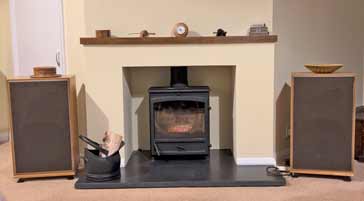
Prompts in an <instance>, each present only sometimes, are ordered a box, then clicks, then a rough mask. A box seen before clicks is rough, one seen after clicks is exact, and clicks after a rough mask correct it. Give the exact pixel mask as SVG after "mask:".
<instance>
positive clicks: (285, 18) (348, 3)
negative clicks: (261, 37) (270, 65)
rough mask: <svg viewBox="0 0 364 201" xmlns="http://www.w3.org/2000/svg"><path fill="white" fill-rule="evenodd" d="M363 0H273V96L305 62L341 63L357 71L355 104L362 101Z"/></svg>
mask: <svg viewBox="0 0 364 201" xmlns="http://www.w3.org/2000/svg"><path fill="white" fill-rule="evenodd" d="M363 8H364V1H363V0H345V1H343V0H275V1H274V17H273V18H274V32H275V33H277V34H278V35H279V42H278V43H277V46H276V77H275V78H276V79H275V91H276V93H275V97H276V98H277V97H278V95H279V94H280V92H281V89H282V88H283V86H284V84H285V83H287V82H290V73H291V72H294V71H306V69H305V68H304V66H303V65H304V64H306V63H342V64H344V68H343V69H342V70H341V71H345V72H354V73H357V74H358V80H357V86H356V87H357V104H358V105H361V104H362V103H363V50H364V49H363V47H364V45H363V43H364V42H363V34H364V25H363V20H364V12H363Z"/></svg>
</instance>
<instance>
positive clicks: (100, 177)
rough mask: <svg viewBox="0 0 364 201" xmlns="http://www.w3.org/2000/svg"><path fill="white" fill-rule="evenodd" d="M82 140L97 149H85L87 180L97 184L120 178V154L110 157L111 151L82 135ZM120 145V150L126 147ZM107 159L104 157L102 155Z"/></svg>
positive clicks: (116, 153)
mask: <svg viewBox="0 0 364 201" xmlns="http://www.w3.org/2000/svg"><path fill="white" fill-rule="evenodd" d="M79 137H80V139H81V140H82V141H84V142H86V143H87V144H89V145H90V146H92V147H93V148H95V149H87V148H85V158H84V160H85V174H86V178H87V180H90V181H95V182H103V181H111V180H114V179H118V178H120V154H119V151H117V152H115V153H114V154H112V155H110V156H108V153H109V151H108V150H106V149H104V148H103V147H102V146H101V145H100V144H99V143H97V142H95V141H93V140H91V139H89V138H88V137H86V136H83V135H80V136H79ZM124 144H125V143H124V142H123V141H122V142H121V143H120V146H119V149H118V150H120V149H121V148H122V147H123V146H124ZM102 154H103V155H104V156H105V157H102V156H101V155H102Z"/></svg>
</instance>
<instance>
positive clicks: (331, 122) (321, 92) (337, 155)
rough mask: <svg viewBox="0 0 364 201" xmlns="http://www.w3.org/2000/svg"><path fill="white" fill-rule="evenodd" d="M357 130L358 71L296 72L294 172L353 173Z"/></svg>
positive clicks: (292, 120) (292, 132)
mask: <svg viewBox="0 0 364 201" xmlns="http://www.w3.org/2000/svg"><path fill="white" fill-rule="evenodd" d="M354 133H355V75H354V74H351V73H334V74H313V73H293V74H292V88H291V153H290V154H291V160H290V161H291V168H290V171H291V173H300V174H319V175H333V176H353V161H354V140H355V137H354Z"/></svg>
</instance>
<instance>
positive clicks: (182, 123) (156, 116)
mask: <svg viewBox="0 0 364 201" xmlns="http://www.w3.org/2000/svg"><path fill="white" fill-rule="evenodd" d="M187 73H188V72H187V67H171V85H170V86H169V87H151V88H150V89H149V108H150V109H149V114H150V143H151V152H152V155H153V156H174V155H175V156H177V155H179V156H191V155H209V147H210V128H209V124H210V122H209V119H210V113H209V110H210V106H209V104H210V103H209V87H207V86H188V78H187Z"/></svg>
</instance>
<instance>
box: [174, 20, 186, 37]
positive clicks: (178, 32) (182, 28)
mask: <svg viewBox="0 0 364 201" xmlns="http://www.w3.org/2000/svg"><path fill="white" fill-rule="evenodd" d="M172 33H173V35H174V36H176V37H186V36H187V35H188V26H187V24H185V23H182V22H180V23H177V24H176V25H174V27H173V30H172Z"/></svg>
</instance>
